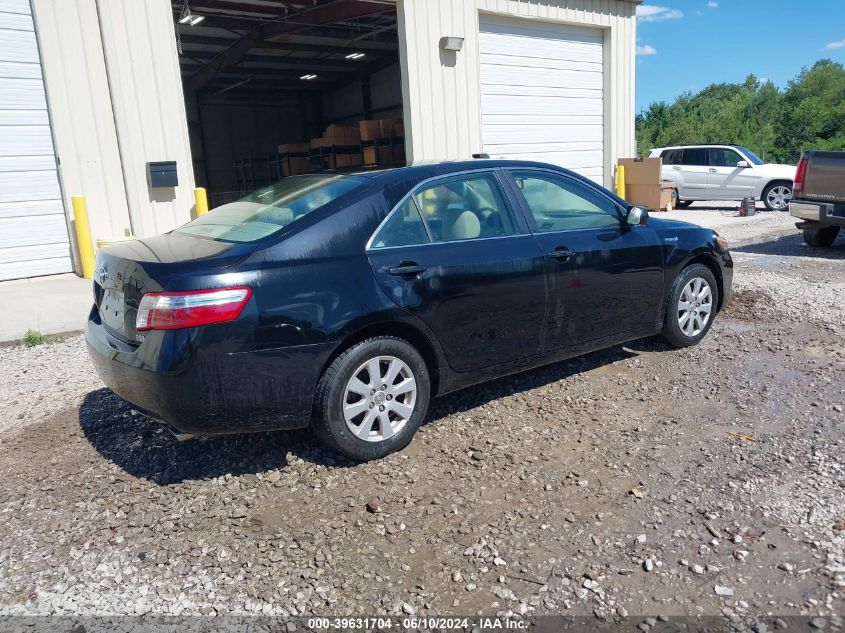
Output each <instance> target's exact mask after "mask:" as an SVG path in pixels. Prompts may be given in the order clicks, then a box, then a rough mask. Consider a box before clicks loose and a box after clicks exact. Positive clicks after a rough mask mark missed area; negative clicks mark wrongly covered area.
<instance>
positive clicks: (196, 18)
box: [179, 0, 205, 26]
mask: <svg viewBox="0 0 845 633" xmlns="http://www.w3.org/2000/svg"><path fill="white" fill-rule="evenodd" d="M203 20H205V16H204V15H197V14H196V13H191V7H189V6H188V0H185V4H183V5H182V13H181V14H179V24H188V25H190V26H196V25H197V24H199V23H200V22H202V21H203Z"/></svg>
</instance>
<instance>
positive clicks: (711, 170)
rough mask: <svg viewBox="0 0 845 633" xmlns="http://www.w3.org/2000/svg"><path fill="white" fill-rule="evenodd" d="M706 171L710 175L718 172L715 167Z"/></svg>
mask: <svg viewBox="0 0 845 633" xmlns="http://www.w3.org/2000/svg"><path fill="white" fill-rule="evenodd" d="M707 171H709V172H710V173H711V174H715V173H716V172H717V171H719V170H718V169H716V168H715V167H711V168H710V169H708V170H707Z"/></svg>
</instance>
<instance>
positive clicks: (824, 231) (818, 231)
mask: <svg viewBox="0 0 845 633" xmlns="http://www.w3.org/2000/svg"><path fill="white" fill-rule="evenodd" d="M802 231H803V233H804V243H805V244H806V245H807V246H822V247H824V248H827V247H828V246H830V245H832V244H833V242H834V241H836V236H837V235H839V227H838V226H823V227H817V228H805V229H802Z"/></svg>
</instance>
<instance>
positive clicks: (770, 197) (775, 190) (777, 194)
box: [766, 185, 792, 211]
mask: <svg viewBox="0 0 845 633" xmlns="http://www.w3.org/2000/svg"><path fill="white" fill-rule="evenodd" d="M790 200H792V189H791V188H790V187H787V186H786V185H778V186H776V187H772V188H771V189H770V190H769V193H768V194H767V195H766V202H768V203H769V206H770V207H772V208H773V209H776V210H777V211H783V210H784V209H786V208H787V207H788V206H789V201H790Z"/></svg>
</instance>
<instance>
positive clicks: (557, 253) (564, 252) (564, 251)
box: [548, 246, 575, 262]
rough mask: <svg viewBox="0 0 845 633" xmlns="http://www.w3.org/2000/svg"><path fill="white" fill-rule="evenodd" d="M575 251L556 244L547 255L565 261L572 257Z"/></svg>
mask: <svg viewBox="0 0 845 633" xmlns="http://www.w3.org/2000/svg"><path fill="white" fill-rule="evenodd" d="M574 254H575V253H574V252H573V251H571V250H569V249H568V248H566V247H565V246H558V247H557V248H556V249H555V250H553V251H552V252H551V253H548V256H549V257H554V258H555V259H556V260H558V261H562V262H565V261H566V260H568V259H569V258H570V257H572V256H573V255H574Z"/></svg>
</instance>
